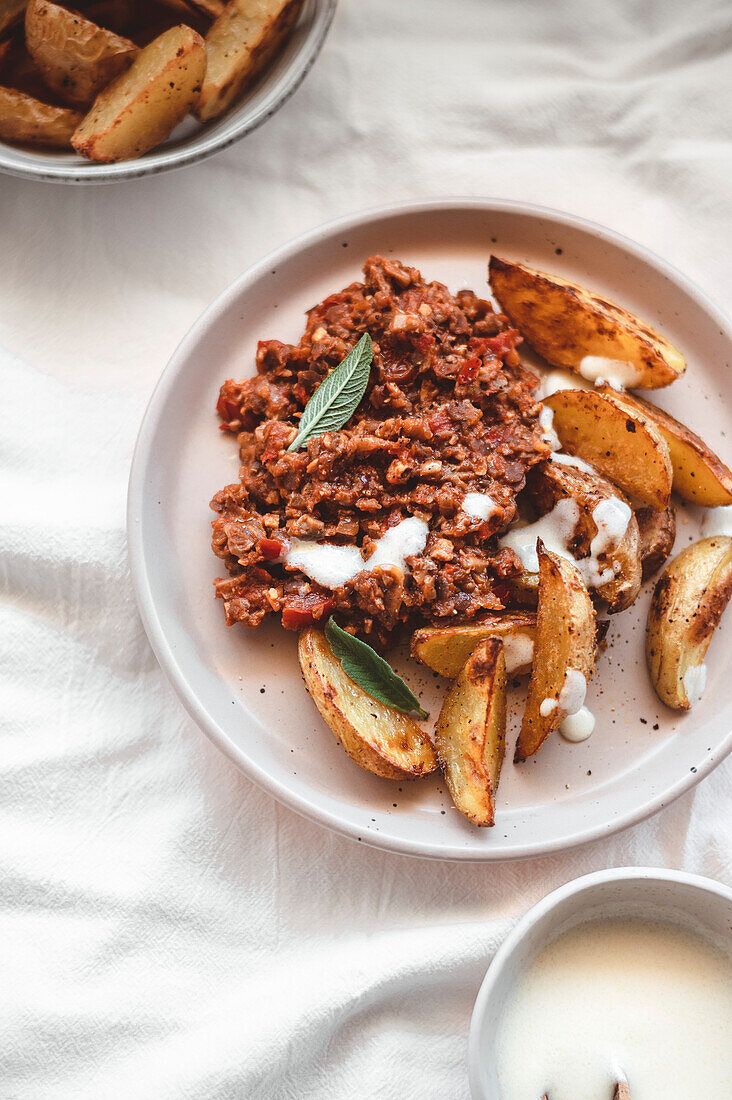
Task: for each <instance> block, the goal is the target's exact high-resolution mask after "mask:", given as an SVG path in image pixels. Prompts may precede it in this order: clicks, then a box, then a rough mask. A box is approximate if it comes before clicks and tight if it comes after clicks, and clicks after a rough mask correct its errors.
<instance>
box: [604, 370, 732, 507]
mask: <svg viewBox="0 0 732 1100" xmlns="http://www.w3.org/2000/svg"><path fill="white" fill-rule="evenodd" d="M600 392H601V393H608V392H609V393H611V394H612V395H613V396H614V398H615V400H616V401H617V402H618V403H619V404H621V405H624V406H625V407H626V408H628V409H632V410H633V411H636V412H640V413H642V414H643V415H644V416H646V417H647V418H648V419H649V420H650V421H651V422H652V423H653V424H654V425H655V426H656V427H657V428H658V430H659V431H660V433H661V435H662V436H663V438H664V439H665V440H666V444H667V446H668V449H669V455H670V457H671V465H672V467H673V487H674V490H675V491H676V492H677V493H678V494H679V496H680V497H682V498H683V499H684V500H688V501H690V502H691V503H692V504H701V505H703V506H704V507H705V508H717V507H720V506H723V505H729V504H732V470H730V469H729V468H728V467H727V466H725V464H724V462H722V460H721V458H720V457H719V456H718V455H716V454H715V453H714V451H713V450H712V449H711V448H710V447H708V446H707V444H706V443H705V442H704V440H703V439H701V438H700V437H699V436H698V435H697V434H696V433H695V432H692V430H691V428H687V427H686V425H685V424H682V423H681V421H680V420H676V419H675V417H673V416H671V415H670V413H667V412H664V411H663V409H659V408H657V407H656V406H655V405H652V404H651V403H650V401H644V400H643V398H641V397H634V396H633V395H632V394H629V393H616V391H614V390H610V389H609V387H601V388H600Z"/></svg>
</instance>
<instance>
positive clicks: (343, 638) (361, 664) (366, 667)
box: [325, 615, 428, 718]
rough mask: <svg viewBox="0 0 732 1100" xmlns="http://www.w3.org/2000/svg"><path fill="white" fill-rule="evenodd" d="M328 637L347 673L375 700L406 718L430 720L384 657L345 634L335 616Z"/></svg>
mask: <svg viewBox="0 0 732 1100" xmlns="http://www.w3.org/2000/svg"><path fill="white" fill-rule="evenodd" d="M325 636H326V638H327V639H328V641H329V642H330V647H331V649H332V650H333V652H334V653H335V655H336V657H337V658H338V660H339V661H340V662H341V665H342V666H343V671H344V672H345V673H346V675H347V676H350V677H351V679H352V680H354V681H355V682H356V683H357V684H358V686H359V687H362V688H363V690H364V691H365V692H366V694H367V695H370V696H371V698H372V699H378V700H379V702H380V703H386V705H387V706H389V707H394V709H395V710H400V711H401V712H402V713H403V714H412V713H414V714H417V715H419V717H420V718H427V717H428V713H427V711H426V710H423V709H422V707H421V706H420V705H419V700H418V699H417V697H416V695H414V693H413V692H412V691H411V690H410V689H409V688H408V687H407V685H406V684H405V683H404V681H403V680H402V678H401V676H397V674H396V672H395V671H394V669H393V668H392V667H391V665H389V664H387V662H386V661H385V660H384V658H383V657H380V656H379V654H378V653H377V652H376V651H375V650H374V649H372V648H371V646H370V645H367V644H366V642H362V641H361V639H360V638H354V637H353V635H352V634H349V633H348V632H347V631H345V630H342V629H341V628H340V627H339V626H338V623H337V622H336V621H335V619H334V618H333V616H332V615H331V617H330V618H329V619H328V623H327V626H326V628H325Z"/></svg>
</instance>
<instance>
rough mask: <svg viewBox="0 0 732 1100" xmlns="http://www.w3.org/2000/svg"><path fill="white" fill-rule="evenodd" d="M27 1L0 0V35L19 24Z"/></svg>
mask: <svg viewBox="0 0 732 1100" xmlns="http://www.w3.org/2000/svg"><path fill="white" fill-rule="evenodd" d="M27 3H28V0H0V34H5V32H6V31H8V30H10V28H11V27H12V26H14V25H15V24H16V23H19V22H20V20H21V18H22V16H23V12H24V11H25V6H26V4H27Z"/></svg>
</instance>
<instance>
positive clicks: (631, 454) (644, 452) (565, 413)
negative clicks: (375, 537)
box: [544, 390, 673, 511]
mask: <svg viewBox="0 0 732 1100" xmlns="http://www.w3.org/2000/svg"><path fill="white" fill-rule="evenodd" d="M544 404H545V405H546V406H548V407H549V408H550V409H551V410H552V411H553V413H554V430H555V432H556V433H557V435H558V436H559V439H560V440H561V443H562V447H563V449H564V450H565V451H568V452H569V453H570V454H572V455H579V457H580V458H583V459H584V460H585V461H586V462H589V463H590V465H591V466H593V467H594V468H595V469H596V470H597V472H598V473H600V474H602V475H603V476H604V477H606V478H608V479H609V480H610V481H611V482H612V483H613V485H617V486H618V488H619V489H622V491H623V492H624V493H625V494H626V496H628V497H630V499H631V502H633V503H639V504H645V505H648V507H650V508H655V509H656V510H657V511H663V509H664V508H667V507H668V503H669V499H670V497H671V482H672V479H673V470H672V467H671V458H670V456H669V449H668V446H667V444H666V440H665V439H664V438H663V436H662V434H661V432H660V431H659V429H658V428H657V427H656V425H655V424H654V423H653V422H652V421H651V420H650V419H649V418H648V417H647V416H646V415H645V414H644V413H643V412H641V411H640V410H631V409H629V408H627V407H626V405H624V404H623V403H622V402H621V401H620V400H619V399H618V397H617V396H616V394H615V392H614V391H610V392H606V393H598V392H597V390H559V391H558V392H557V393H553V394H552V395H551V397H547V398H546V399H545V401H544Z"/></svg>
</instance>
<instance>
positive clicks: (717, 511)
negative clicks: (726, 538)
mask: <svg viewBox="0 0 732 1100" xmlns="http://www.w3.org/2000/svg"><path fill="white" fill-rule="evenodd" d="M701 533H702V537H703V538H705V539H708V538H711V536H712V535H732V504H729V505H727V506H725V507H722V508H707V510H706V513H705V515H704V519H703V520H702V525H701Z"/></svg>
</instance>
